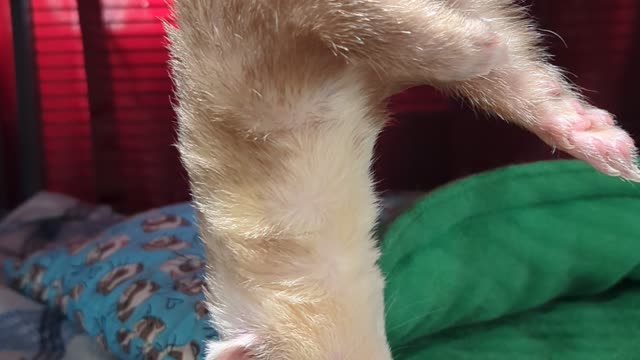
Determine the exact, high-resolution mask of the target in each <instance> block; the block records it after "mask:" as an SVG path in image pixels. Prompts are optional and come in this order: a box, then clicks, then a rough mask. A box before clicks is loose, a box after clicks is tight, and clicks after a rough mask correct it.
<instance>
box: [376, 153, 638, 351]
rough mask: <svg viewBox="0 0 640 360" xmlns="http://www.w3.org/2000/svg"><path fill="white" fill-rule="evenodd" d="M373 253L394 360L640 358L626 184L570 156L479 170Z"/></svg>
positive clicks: (418, 211)
mask: <svg viewBox="0 0 640 360" xmlns="http://www.w3.org/2000/svg"><path fill="white" fill-rule="evenodd" d="M383 253H384V256H383V258H382V261H381V265H382V268H383V269H384V271H385V273H386V274H387V276H388V283H389V285H388V287H387V289H386V299H387V313H388V319H387V325H388V333H389V339H390V342H391V343H392V345H393V348H394V350H395V351H394V353H395V354H396V358H397V359H407V360H422V359H429V360H455V359H465V360H466V359H477V360H502V359H505V360H507V359H508V360H513V359H518V360H522V359H525V360H527V359H531V360H534V359H535V360H541V359H554V360H555V359H561V360H565V359H567V360H568V359H571V360H573V359H576V360H578V359H579V360H591V359H593V360H596V359H597V360H604V359H607V360H609V359H611V360H613V359H620V360H634V359H640V286H639V285H640V284H639V283H638V282H640V267H639V264H640V186H638V185H636V184H629V183H624V182H622V181H620V180H617V179H613V178H608V177H605V176H603V175H600V174H597V173H596V172H595V171H593V170H591V169H590V168H589V167H587V166H586V165H583V164H581V163H578V162H571V161H558V162H545V163H539V164H533V165H526V166H516V167H511V168H506V169H501V170H497V171H494V172H490V173H486V174H482V175H479V176H475V177H472V178H469V179H465V180H463V181H460V182H457V183H454V184H452V185H450V186H448V187H446V188H443V189H440V190H439V191H437V192H435V193H432V194H430V195H429V196H427V197H425V198H423V199H422V200H420V201H419V202H418V203H417V205H416V206H415V207H414V208H412V209H411V210H409V211H408V212H405V213H404V214H403V215H402V216H400V217H399V218H398V219H397V220H396V221H395V223H394V224H393V225H392V226H391V227H390V228H389V229H388V231H387V232H386V235H385V237H384V242H383ZM612 287H615V288H614V289H612Z"/></svg>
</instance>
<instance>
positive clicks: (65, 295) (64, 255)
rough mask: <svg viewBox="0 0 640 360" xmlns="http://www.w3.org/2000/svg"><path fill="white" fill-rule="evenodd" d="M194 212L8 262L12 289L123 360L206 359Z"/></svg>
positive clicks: (152, 216)
mask: <svg viewBox="0 0 640 360" xmlns="http://www.w3.org/2000/svg"><path fill="white" fill-rule="evenodd" d="M194 224H195V219H194V212H193V209H192V208H191V206H190V205H188V204H178V205H175V206H170V207H166V208H162V209H158V210H154V211H150V212H147V213H144V214H141V215H139V216H136V217H133V218H131V219H129V220H127V221H125V222H122V223H120V224H118V225H115V226H113V227H111V228H109V229H108V230H106V231H105V232H103V233H102V234H101V235H100V236H98V237H97V238H95V239H90V240H82V241H78V242H70V243H65V244H60V245H58V246H55V247H53V248H49V249H46V250H42V251H40V252H37V253H35V254H33V255H32V256H30V257H29V258H27V259H26V260H24V261H23V262H22V263H18V262H12V261H8V262H6V263H5V273H6V276H7V280H8V282H9V283H10V284H12V286H13V287H14V288H17V289H18V290H20V291H21V292H23V293H25V294H27V295H29V296H31V297H32V298H34V299H36V300H39V301H42V302H45V303H47V304H49V305H50V306H57V307H60V308H61V309H62V311H63V312H64V313H65V314H66V315H67V316H68V317H70V318H72V319H74V320H75V321H76V322H77V323H79V324H80V325H82V327H83V328H84V329H85V330H86V331H87V333H88V334H89V335H91V336H93V337H95V338H97V339H98V340H99V341H100V342H101V343H102V344H103V345H104V347H105V348H106V349H107V350H108V351H110V352H111V353H113V354H114V355H116V356H117V357H119V358H121V359H140V358H150V359H161V358H175V359H203V358H204V356H203V350H204V349H203V348H202V346H201V343H202V341H203V340H204V339H209V338H215V337H216V333H215V331H214V330H213V329H212V328H211V326H210V325H209V323H208V321H207V319H206V313H207V310H206V307H205V305H204V295H203V293H202V291H201V286H202V284H203V277H202V276H203V271H204V260H203V255H202V254H203V253H204V251H203V249H202V246H201V244H200V241H199V239H198V234H197V228H196V227H195V225H194Z"/></svg>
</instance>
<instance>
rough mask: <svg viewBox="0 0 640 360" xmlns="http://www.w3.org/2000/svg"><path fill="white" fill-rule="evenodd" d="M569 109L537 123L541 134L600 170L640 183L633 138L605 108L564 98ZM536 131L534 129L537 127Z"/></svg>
mask: <svg viewBox="0 0 640 360" xmlns="http://www.w3.org/2000/svg"><path fill="white" fill-rule="evenodd" d="M561 102H563V105H564V106H563V107H564V108H565V109H566V111H562V112H560V113H559V114H552V113H551V112H550V111H547V113H546V115H543V118H542V120H541V122H540V123H539V124H537V126H536V127H537V128H538V131H536V132H538V135H539V136H540V137H541V138H542V139H543V140H544V141H546V142H547V143H548V144H549V145H551V146H554V147H557V148H558V149H560V150H562V151H564V152H566V153H568V154H570V155H572V156H574V157H575V158H578V159H580V160H583V161H585V162H587V163H589V164H591V165H592V166H593V167H594V168H596V169H597V170H599V171H600V172H602V173H604V174H607V175H610V176H619V177H622V178H624V179H627V180H630V181H635V182H640V170H638V167H637V165H636V164H637V163H636V160H637V149H636V146H635V144H634V141H633V139H632V138H631V137H630V136H629V134H627V133H626V132H625V131H624V130H622V129H621V128H620V127H618V126H617V125H616V123H615V120H614V119H613V116H612V115H611V114H609V113H608V112H606V111H604V110H600V109H597V108H592V107H587V106H584V105H582V104H581V103H580V102H578V101H577V100H573V99H569V100H561ZM534 131H535V130H534Z"/></svg>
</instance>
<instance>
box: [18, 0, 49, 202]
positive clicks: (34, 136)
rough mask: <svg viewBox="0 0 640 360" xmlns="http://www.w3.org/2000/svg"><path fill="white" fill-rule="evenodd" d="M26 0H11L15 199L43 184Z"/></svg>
mask: <svg viewBox="0 0 640 360" xmlns="http://www.w3.org/2000/svg"><path fill="white" fill-rule="evenodd" d="M30 10H31V9H30V6H29V1H28V0H11V22H12V26H13V44H14V56H15V74H16V99H17V109H16V110H17V116H16V119H17V129H18V151H17V154H18V157H19V158H18V161H17V162H18V164H19V174H20V175H19V179H20V190H19V199H18V200H20V201H24V200H26V199H27V198H29V197H31V196H33V195H34V194H35V193H37V192H38V191H40V190H42V189H43V187H44V170H43V168H44V166H43V165H44V164H43V154H42V135H41V132H40V115H41V114H40V97H39V93H38V79H37V75H36V61H35V56H34V50H33V29H32V23H31V12H30Z"/></svg>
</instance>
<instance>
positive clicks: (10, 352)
mask: <svg viewBox="0 0 640 360" xmlns="http://www.w3.org/2000/svg"><path fill="white" fill-rule="evenodd" d="M119 219H121V217H120V216H119V215H117V214H115V213H113V212H112V211H111V210H110V209H109V208H107V207H96V206H90V205H88V204H83V203H81V202H78V201H77V200H75V199H72V198H69V197H65V196H61V195H56V194H50V193H41V194H38V195H36V196H35V197H33V198H32V199H30V200H29V201H27V202H26V203H24V204H23V205H22V206H20V207H19V208H18V209H16V210H14V211H13V212H12V213H11V214H10V215H9V216H7V217H6V218H4V219H3V220H2V222H1V223H0V260H1V259H3V258H15V257H16V256H18V257H20V256H24V255H28V254H30V253H31V252H33V251H37V250H41V249H43V248H46V247H47V246H50V245H51V244H53V243H60V242H65V241H66V240H67V239H72V240H73V239H75V240H78V239H88V238H90V237H92V236H94V235H96V233H98V232H99V231H101V230H102V229H104V228H106V227H108V226H110V225H112V224H114V223H115V222H117V221H118V220H119ZM0 271H1V269H0ZM0 359H2V360H26V359H47V360H57V359H62V360H76V359H77V360H100V359H112V357H111V356H110V355H109V354H108V353H107V352H105V351H104V350H103V349H101V348H100V347H99V345H98V343H97V342H96V341H95V339H92V338H91V337H89V336H88V335H87V334H86V333H85V332H84V331H82V329H80V328H79V327H78V326H76V325H75V324H73V322H72V321H71V320H69V319H67V318H65V317H64V316H63V315H62V313H61V312H60V311H59V310H57V309H55V308H47V307H45V306H42V305H41V304H38V303H36V302H34V301H32V300H29V299H27V298H26V297H23V296H21V295H20V294H18V293H17V292H15V291H13V290H11V289H8V288H6V287H4V286H0Z"/></svg>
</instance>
